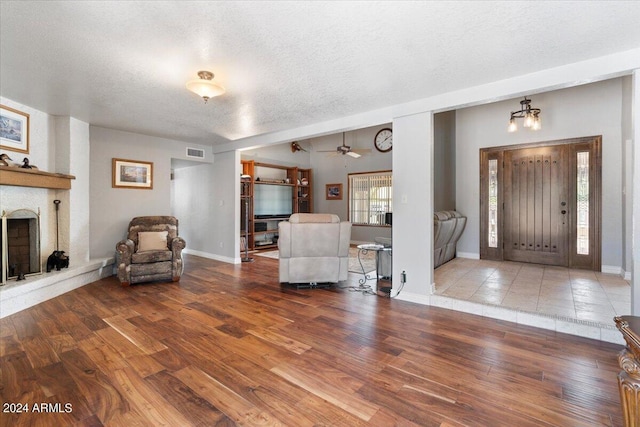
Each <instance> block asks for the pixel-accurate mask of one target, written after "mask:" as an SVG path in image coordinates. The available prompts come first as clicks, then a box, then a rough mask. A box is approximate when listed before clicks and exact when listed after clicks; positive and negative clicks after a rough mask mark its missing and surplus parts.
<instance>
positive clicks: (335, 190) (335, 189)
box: [327, 184, 342, 200]
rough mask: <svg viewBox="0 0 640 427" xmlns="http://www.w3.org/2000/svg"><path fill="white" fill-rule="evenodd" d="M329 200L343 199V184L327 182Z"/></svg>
mask: <svg viewBox="0 0 640 427" xmlns="http://www.w3.org/2000/svg"><path fill="white" fill-rule="evenodd" d="M327 200H342V184H327Z"/></svg>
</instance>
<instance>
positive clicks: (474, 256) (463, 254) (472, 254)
mask: <svg viewBox="0 0 640 427" xmlns="http://www.w3.org/2000/svg"><path fill="white" fill-rule="evenodd" d="M456 256H457V257H458V258H467V259H480V254H479V253H477V252H456Z"/></svg>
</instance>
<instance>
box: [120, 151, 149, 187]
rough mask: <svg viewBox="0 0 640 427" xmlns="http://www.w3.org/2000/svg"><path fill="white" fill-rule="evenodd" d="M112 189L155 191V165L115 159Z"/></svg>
mask: <svg viewBox="0 0 640 427" xmlns="http://www.w3.org/2000/svg"><path fill="white" fill-rule="evenodd" d="M112 187H113V188H139V189H143V190H151V189H153V163H151V162H143V161H140V160H127V159H116V158H114V159H113V182H112Z"/></svg>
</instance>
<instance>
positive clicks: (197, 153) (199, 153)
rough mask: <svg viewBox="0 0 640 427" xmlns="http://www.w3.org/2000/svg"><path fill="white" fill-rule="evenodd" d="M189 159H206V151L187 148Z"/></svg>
mask: <svg viewBox="0 0 640 427" xmlns="http://www.w3.org/2000/svg"><path fill="white" fill-rule="evenodd" d="M187 157H194V158H196V159H204V150H203V149H201V148H189V147H187Z"/></svg>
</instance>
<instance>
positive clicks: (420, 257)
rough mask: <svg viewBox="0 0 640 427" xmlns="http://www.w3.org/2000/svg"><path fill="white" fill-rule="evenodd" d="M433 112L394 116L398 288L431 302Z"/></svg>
mask: <svg viewBox="0 0 640 427" xmlns="http://www.w3.org/2000/svg"><path fill="white" fill-rule="evenodd" d="M433 144H434V142H433V114H432V113H431V112H425V113H419V114H414V115H410V116H404V117H398V118H395V119H394V120H393V232H392V239H393V291H392V292H391V296H394V295H395V294H396V293H397V292H398V290H399V289H400V287H401V278H402V272H403V271H404V272H405V273H406V283H405V285H404V288H403V289H402V291H401V293H400V295H399V296H398V298H399V299H405V300H408V301H414V302H419V303H425V304H428V303H429V295H431V290H432V284H433Z"/></svg>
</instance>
